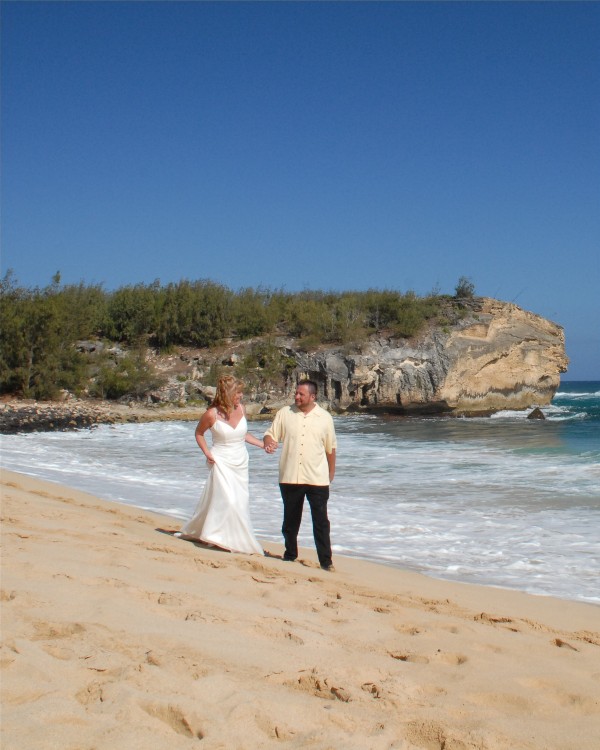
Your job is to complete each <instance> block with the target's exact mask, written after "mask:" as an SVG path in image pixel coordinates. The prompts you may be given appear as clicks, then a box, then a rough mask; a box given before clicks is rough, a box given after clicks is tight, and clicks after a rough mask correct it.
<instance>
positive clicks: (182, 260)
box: [1, 0, 600, 379]
mask: <svg viewBox="0 0 600 750" xmlns="http://www.w3.org/2000/svg"><path fill="white" fill-rule="evenodd" d="M1 14H2V272H3V273H4V272H5V271H6V270H7V269H8V268H12V269H13V270H14V273H15V275H16V277H17V280H18V281H19V282H20V283H21V284H23V285H25V286H38V285H39V286H44V285H46V284H47V283H48V282H49V281H50V279H51V277H52V275H53V274H54V273H55V272H56V271H60V272H61V276H62V280H63V281H64V282H66V283H72V282H74V283H77V282H79V281H82V280H83V281H84V282H86V283H102V284H103V285H104V287H105V288H106V289H114V288H116V287H119V286H122V285H125V284H133V283H138V282H152V281H154V280H155V279H160V280H161V282H163V283H168V282H169V281H178V280H179V279H181V278H187V279H200V278H202V279H212V280H214V281H217V282H220V283H223V284H225V285H227V286H229V287H230V288H232V289H239V288H241V287H244V286H251V287H257V286H259V285H262V286H267V287H272V288H281V287H283V288H285V289H287V290H289V291H296V290H300V289H304V288H311V289H328V290H329V289H331V290H343V289H368V288H378V289H386V288H394V289H399V290H401V291H407V290H414V291H415V292H417V293H418V294H425V293H428V292H430V291H432V290H434V289H437V290H439V291H441V292H447V293H453V292H454V287H455V285H456V283H457V281H458V278H459V277H460V276H467V277H469V278H470V279H471V280H472V281H473V283H474V284H475V290H476V293H478V294H481V295H486V296H492V297H497V298H498V299H503V300H508V301H515V302H516V303H517V304H519V305H520V306H522V307H524V308H525V309H528V310H531V311H533V312H536V313H538V314H540V315H543V316H545V317H548V318H550V319H551V320H554V321H556V322H558V323H560V324H561V325H563V326H564V327H565V333H566V337H567V353H568V354H569V356H570V357H571V366H570V369H569V372H568V374H567V375H565V376H564V377H565V379H600V323H599V321H600V302H599V299H600V51H599V50H600V46H599V45H598V39H599V38H600V4H599V3H596V2H582V3H579V2H534V3H528V2H499V3H495V2H473V3H471V2H468V3H467V2H464V3H463V2H461V3H454V2H417V3H409V2H383V3H379V2H333V3H328V2H298V3H296V2H231V3H230V2H216V3H211V2H83V1H82V2H41V3H38V2H10V1H7V0H3V2H2V4H1Z"/></svg>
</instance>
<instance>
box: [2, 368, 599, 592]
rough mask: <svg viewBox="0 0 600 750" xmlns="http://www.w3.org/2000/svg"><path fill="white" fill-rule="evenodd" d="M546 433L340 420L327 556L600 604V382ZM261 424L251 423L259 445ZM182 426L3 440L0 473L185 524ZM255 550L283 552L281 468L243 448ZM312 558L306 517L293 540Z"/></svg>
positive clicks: (571, 389) (196, 476)
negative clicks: (271, 545)
mask: <svg viewBox="0 0 600 750" xmlns="http://www.w3.org/2000/svg"><path fill="white" fill-rule="evenodd" d="M542 411H543V412H544V414H545V416H546V419H545V420H529V419H527V414H528V412H527V411H525V412H509V411H504V412H500V413H498V414H496V415H494V416H493V417H486V418H460V419H457V418H450V417H428V418H417V417H391V416H390V417H382V416H370V415H352V416H339V417H335V425H336V430H337V434H338V462H337V473H336V479H335V482H334V483H333V485H332V489H331V499H330V502H329V509H330V511H329V515H330V519H331V526H332V542H333V548H334V556H335V554H336V553H337V554H343V555H350V556H355V557H360V558H364V559H367V560H372V561H376V562H379V563H383V564H388V565H393V566H397V567H399V568H404V569H408V570H412V571H417V572H420V573H424V574H426V575H429V576H432V577H435V578H441V579H447V580H452V581H463V582H467V583H478V584H485V585H491V586H499V587H504V588H509V589H517V590H521V591H526V592H529V593H533V594H540V595H550V596H555V597H560V598H563V599H573V600H579V601H585V602H590V603H595V604H600V382H598V381H593V382H582V381H578V382H575V381H572V382H564V383H562V384H561V386H560V388H559V390H558V391H557V393H556V395H555V398H554V400H553V401H552V404H551V405H549V406H547V407H544V408H543V409H542ZM267 426H268V423H267V422H252V423H251V424H250V431H251V432H253V433H254V434H255V435H257V436H261V435H262V433H263V432H264V430H265V429H266V428H267ZM194 428H195V424H193V423H191V422H157V423H149V424H136V425H119V426H109V425H102V426H99V427H96V428H94V429H89V430H80V431H73V432H54V433H52V432H46V433H34V434H23V435H9V436H2V439H1V445H2V454H1V459H0V462H1V465H2V466H3V467H5V468H7V469H12V470H14V471H20V472H24V473H26V474H30V475H33V476H36V477H40V478H42V479H49V480H52V481H56V482H60V483H62V484H66V485H69V486H71V487H75V488H78V489H82V490H85V491H87V492H90V493H92V494H94V495H97V496H99V497H101V498H105V499H107V500H116V501H119V502H121V503H126V504H128V505H133V506H136V507H140V508H144V509H147V510H151V511H155V512H159V513H162V514H165V515H166V516H170V517H171V518H172V519H173V523H172V524H171V525H172V526H173V527H174V528H177V527H178V525H179V522H180V521H183V520H185V519H187V518H188V517H189V516H190V515H191V514H192V513H193V511H194V508H195V507H196V503H197V501H198V497H199V494H200V491H201V488H202V485H203V483H204V481H205V479H206V475H207V468H206V464H205V461H204V457H203V455H202V454H201V452H200V450H199V449H198V447H197V446H196V443H195V440H194ZM249 451H250V492H251V514H252V519H253V523H254V527H255V530H256V532H257V536H258V537H259V539H263V540H269V541H275V542H281V541H282V539H281V531H280V529H281V499H280V496H279V490H278V486H277V458H276V457H273V456H268V455H266V454H265V453H264V452H262V451H260V450H258V449H256V448H253V447H252V446H249ZM299 541H300V544H301V545H304V546H306V547H313V546H314V544H313V541H312V533H311V525H310V514H309V512H308V509H307V510H306V512H305V516H304V521H303V525H302V529H301V533H300V537H299Z"/></svg>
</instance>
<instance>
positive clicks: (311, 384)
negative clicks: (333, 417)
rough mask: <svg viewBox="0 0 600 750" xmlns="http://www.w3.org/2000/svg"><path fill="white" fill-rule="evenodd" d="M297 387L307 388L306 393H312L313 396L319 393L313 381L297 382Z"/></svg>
mask: <svg viewBox="0 0 600 750" xmlns="http://www.w3.org/2000/svg"><path fill="white" fill-rule="evenodd" d="M298 385H306V386H308V391H309V393H312V394H313V396H316V395H317V393H318V391H319V386H318V385H317V384H316V383H315V381H314V380H299V381H298Z"/></svg>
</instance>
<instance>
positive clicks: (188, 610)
mask: <svg viewBox="0 0 600 750" xmlns="http://www.w3.org/2000/svg"><path fill="white" fill-rule="evenodd" d="M2 506H3V522H2V536H3V541H4V550H5V551H4V556H3V577H2V637H3V646H2V666H3V672H4V677H3V682H2V694H3V695H2V697H3V705H4V710H3V730H2V735H3V743H4V744H3V746H4V747H6V748H7V750H10V749H11V748H15V749H16V748H17V747H26V746H36V747H48V748H49V747H61V748H64V749H65V750H75V748H80V747H81V745H82V744H90V745H91V744H93V745H94V747H96V748H98V749H99V750H103V749H104V748H106V749H107V750H108V748H109V747H110V748H114V747H128V748H132V749H134V750H135V748H138V747H140V748H141V747H148V746H151V747H153V748H159V750H162V748H165V750H167V748H169V750H173V749H178V748H187V747H191V745H192V743H197V741H198V739H203V741H204V742H203V746H206V747H210V748H229V747H239V748H254V747H261V748H262V747H264V748H270V747H279V748H280V747H284V748H305V747H312V748H322V749H323V750H326V749H327V748H338V747H342V746H343V747H346V748H351V749H354V748H356V750H358V749H359V748H361V750H364V748H369V750H371V749H373V750H378V749H379V748H382V750H383V748H392V747H395V748H402V750H405V749H406V750H418V749H421V748H441V747H446V748H448V750H454V749H456V750H471V749H472V750H475V749H476V748H477V750H514V749H515V748H517V747H518V748H520V750H542V749H543V750H592V748H594V750H595V748H596V747H597V746H598V740H599V739H600V700H599V697H600V689H599V686H600V672H599V671H598V668H597V666H595V665H597V663H598V657H599V655H600V609H599V608H598V607H597V606H595V605H593V604H587V603H583V602H575V601H570V600H561V599H554V598H553V597H546V596H536V595H531V594H525V593H522V592H517V591H512V590H508V589H500V588H496V587H493V588H492V587H486V586H479V585H475V584H466V583H465V584H463V583H455V582H448V581H442V580H439V579H433V578H429V577H427V576H424V575H422V574H419V573H412V572H408V571H404V570H402V569H399V568H395V567H391V566H387V565H381V564H376V563H371V562H368V561H365V560H361V559H358V558H354V557H343V556H340V555H336V561H335V564H336V573H333V574H330V573H325V572H323V571H321V570H320V569H319V568H318V565H317V563H316V556H315V554H314V550H311V549H307V550H302V562H300V563H295V564H290V563H285V562H283V561H282V560H280V559H278V558H277V557H276V556H277V555H279V554H280V553H281V545H277V544H273V543H265V544H264V546H265V548H266V549H267V550H268V551H269V552H270V553H271V554H272V555H273V556H272V557H264V558H262V557H259V556H245V555H238V554H232V553H224V552H220V551H217V550H214V549H208V548H205V547H203V546H201V545H195V544H193V543H189V542H184V541H181V540H179V539H176V538H174V537H173V536H172V535H171V534H170V533H168V532H171V531H173V530H177V529H178V528H179V523H177V522H174V523H170V522H169V518H168V517H166V516H162V515H159V514H156V513H151V512H147V511H142V510H139V509H138V508H135V507H132V506H126V505H120V504H118V503H114V502H111V501H108V500H101V499H99V498H96V497H94V496H92V495H89V494H86V493H83V492H81V491H79V490H73V489H70V488H68V487H65V486H63V485H61V484H55V483H53V482H49V481H45V480H40V479H37V478H33V477H30V476H28V475H24V474H18V473H16V472H12V471H8V470H4V469H3V470H2Z"/></svg>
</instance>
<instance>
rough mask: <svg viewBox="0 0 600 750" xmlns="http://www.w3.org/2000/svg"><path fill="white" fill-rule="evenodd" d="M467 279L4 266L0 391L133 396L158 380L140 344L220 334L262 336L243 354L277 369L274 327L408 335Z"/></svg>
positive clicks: (469, 289) (455, 306) (344, 336)
mask: <svg viewBox="0 0 600 750" xmlns="http://www.w3.org/2000/svg"><path fill="white" fill-rule="evenodd" d="M473 293H474V289H473V285H472V284H471V283H470V281H469V280H468V279H466V278H465V277H461V279H460V280H459V283H458V284H457V287H456V294H455V296H454V298H451V297H449V296H445V295H440V294H438V293H435V292H434V293H431V294H429V295H427V296H425V297H419V296H417V295H416V294H415V293H414V292H410V291H409V292H405V293H402V292H399V291H396V290H390V289H386V290H374V289H370V290H367V291H348V292H324V291H312V290H311V291H309V290H305V291H302V292H295V293H292V292H286V291H284V290H283V289H278V290H272V289H265V288H261V287H259V288H256V289H254V288H246V289H241V290H238V291H232V290H231V289H229V288H227V287H226V286H223V285H221V284H217V283H215V282H212V281H209V280H198V281H188V280H182V281H180V282H178V283H170V284H167V285H161V283H160V282H159V281H155V282H154V283H152V284H136V285H132V286H124V287H120V288H118V289H116V290H115V291H106V290H104V289H103V288H102V286H101V285H86V284H84V283H83V282H82V283H80V284H77V285H63V284H61V281H60V274H58V273H57V274H56V275H55V277H54V278H53V279H52V281H51V283H50V284H49V285H48V286H46V287H44V288H41V289H40V288H37V287H36V288H33V289H31V288H24V287H21V286H19V285H18V283H17V282H16V281H15V279H14V278H13V277H12V275H11V274H10V273H8V274H7V275H6V276H5V277H4V279H2V281H1V282H0V318H1V320H2V326H1V328H0V393H3V394H11V395H15V396H21V397H26V398H35V399H50V398H54V397H56V395H57V394H58V393H59V392H60V391H61V390H62V389H65V390H68V391H71V392H73V393H76V394H79V393H84V392H85V393H89V394H90V395H95V396H98V397H101V398H119V397H121V396H123V395H126V394H128V395H132V396H140V395H142V394H143V393H144V392H147V391H148V390H149V389H151V388H152V387H155V386H156V385H157V383H158V382H159V380H158V378H157V376H156V374H155V373H154V372H153V370H152V368H151V367H150V366H149V364H148V362H147V361H146V359H145V357H144V355H143V351H144V350H145V348H146V347H147V346H151V347H154V348H156V349H158V350H160V351H169V350H172V349H173V348H174V347H178V346H192V347H212V346H216V345H218V344H219V343H221V342H223V341H224V340H226V339H237V340H247V339H252V338H256V337H262V338H263V342H262V343H260V344H259V345H257V346H255V347H253V348H252V349H251V354H250V355H249V357H247V358H246V359H245V360H244V361H243V362H241V363H240V365H239V368H240V371H242V370H244V369H245V370H246V371H249V370H251V369H252V367H253V366H254V365H255V364H256V363H257V362H258V363H259V364H260V363H261V362H262V363H263V364H260V366H261V367H262V368H263V369H264V370H265V376H266V377H269V376H273V375H275V374H277V373H279V374H283V373H284V372H285V369H286V368H289V367H290V366H291V364H292V363H290V362H288V361H286V358H285V357H284V356H279V355H278V354H277V353H276V352H275V351H274V349H273V346H272V345H271V344H269V343H268V341H267V343H264V339H265V338H266V339H268V336H269V335H271V334H276V335H279V336H289V337H293V338H295V339H296V340H297V341H298V342H299V344H300V346H301V347H304V348H305V349H307V350H308V349H311V348H314V347H316V346H318V345H320V344H323V343H325V344H330V343H331V344H333V343H341V344H348V345H351V344H359V343H360V342H361V341H364V340H365V339H366V338H368V337H369V336H370V335H372V334H375V333H379V332H381V331H385V332H386V334H388V335H390V336H395V337H405V338H410V337H412V336H415V335H416V334H418V333H419V331H420V330H421V329H422V328H423V326H424V325H426V324H427V323H428V322H429V323H431V322H435V323H437V324H439V325H442V326H443V325H444V324H447V323H448V322H451V319H452V318H454V317H456V316H457V315H460V314H461V307H460V300H461V298H468V297H472V296H473ZM86 340H92V341H104V342H111V343H113V344H116V345H123V346H124V347H126V348H127V353H126V354H123V356H120V357H114V356H110V355H109V354H108V353H106V350H107V348H106V347H104V351H105V353H104V354H102V355H101V356H99V357H96V358H95V360H94V362H93V363H91V362H90V359H89V357H88V356H87V355H86V351H85V348H82V347H81V346H78V345H77V344H78V342H82V341H86Z"/></svg>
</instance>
